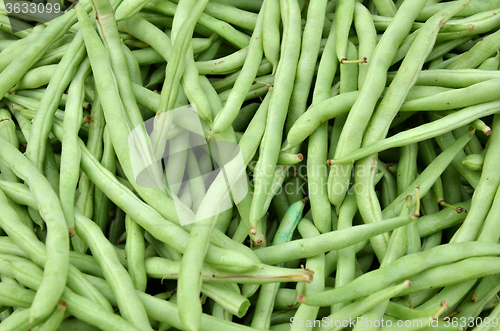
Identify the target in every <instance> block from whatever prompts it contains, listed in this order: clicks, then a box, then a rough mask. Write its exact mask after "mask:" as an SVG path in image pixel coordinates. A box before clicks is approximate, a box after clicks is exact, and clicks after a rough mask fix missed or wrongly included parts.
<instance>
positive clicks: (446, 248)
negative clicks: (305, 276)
mask: <svg viewBox="0 0 500 331" xmlns="http://www.w3.org/2000/svg"><path fill="white" fill-rule="evenodd" d="M496 249H498V246H497V245H496V244H492V243H489V244H486V243H478V242H470V243H465V242H464V243H456V244H447V245H440V246H437V247H434V248H432V249H430V250H427V251H424V252H419V253H414V254H410V255H406V256H403V257H401V258H399V259H398V260H396V261H394V262H393V263H391V264H389V265H387V266H385V267H382V268H379V269H377V270H374V271H371V272H369V273H366V274H364V275H362V276H360V277H358V278H356V279H355V280H354V281H352V282H350V283H349V284H348V285H346V286H343V287H342V288H338V289H334V290H330V291H325V292H322V293H316V294H311V295H310V296H305V298H304V299H303V300H301V302H302V303H306V304H309V305H323V306H325V305H331V304H333V303H338V302H344V301H346V300H353V299H357V298H361V297H364V296H366V295H369V294H370V293H374V292H375V291H377V290H380V289H383V288H385V287H386V286H387V285H388V284H392V283H393V282H397V281H400V280H401V279H405V278H410V280H411V279H412V278H413V279H414V278H415V277H419V276H415V277H413V275H416V274H420V275H421V274H422V273H423V271H424V270H427V269H429V270H433V269H431V268H434V267H436V266H440V265H443V264H446V265H444V266H443V267H444V268H446V267H447V266H448V265H453V264H450V263H454V262H456V261H460V260H463V259H470V258H474V257H476V256H477V257H479V256H487V255H491V253H490V252H492V251H490V250H496ZM487 251H490V252H487ZM445 252H450V253H451V252H453V254H452V255H450V254H446V253H445ZM443 253H444V254H445V255H441V254H443ZM485 259H489V258H485ZM465 261H467V260H465ZM490 262H491V261H490ZM458 263H460V262H458ZM437 268H440V267H437ZM481 271H482V272H484V269H483V270H481ZM470 272H473V271H470ZM431 274H432V272H431ZM446 275H447V276H446V277H442V274H441V277H442V278H443V280H442V281H443V282H446V280H445V279H449V276H450V275H451V274H448V273H447V274H446ZM420 278H422V277H420ZM417 284H419V285H418V287H420V284H421V283H420V282H418V283H417ZM424 289H425V288H424ZM420 290H422V289H421V288H420ZM406 292H407V293H408V290H406ZM414 292H416V290H414ZM414 292H413V293H414ZM402 294H403V293H402Z"/></svg>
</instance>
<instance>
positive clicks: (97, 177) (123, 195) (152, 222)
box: [55, 126, 255, 268]
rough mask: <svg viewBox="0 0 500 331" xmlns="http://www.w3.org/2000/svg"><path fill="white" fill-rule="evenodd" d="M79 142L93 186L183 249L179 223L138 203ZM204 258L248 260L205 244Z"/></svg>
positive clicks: (148, 228) (234, 263) (218, 261)
mask: <svg viewBox="0 0 500 331" xmlns="http://www.w3.org/2000/svg"><path fill="white" fill-rule="evenodd" d="M55 128H56V129H57V126H55ZM58 130H60V129H57V130H56V132H58ZM59 133H60V131H59ZM59 133H58V134H59ZM79 144H80V149H81V150H82V168H83V169H84V171H85V172H86V173H87V174H88V175H89V178H90V179H91V180H92V182H94V183H96V184H97V186H98V187H99V188H100V189H101V190H102V191H103V192H104V193H105V194H106V195H107V196H108V197H110V198H111V200H112V201H113V202H115V203H116V204H117V205H119V206H120V208H122V209H123V210H124V211H125V212H126V213H127V214H129V213H130V214H131V215H136V216H134V220H135V221H136V222H138V223H139V225H141V227H143V228H144V229H145V230H146V231H148V232H150V233H152V234H154V235H155V236H156V238H157V239H160V240H162V241H164V242H167V243H170V244H172V246H173V247H175V248H176V249H178V250H179V251H180V252H183V251H184V249H185V245H186V242H187V238H188V234H187V233H186V232H184V231H183V230H182V229H181V228H180V227H179V226H177V225H175V224H173V223H170V222H168V221H166V220H165V219H164V218H163V217H162V216H161V215H160V214H159V213H158V212H157V211H156V210H155V209H153V208H151V207H148V206H146V205H145V204H144V203H142V202H141V201H140V200H139V199H138V198H137V197H136V196H135V195H134V194H133V193H132V192H131V191H129V190H127V189H126V188H125V187H124V186H122V185H121V184H119V182H118V181H117V180H116V179H115V178H114V176H113V175H111V174H110V173H109V171H107V170H106V169H105V168H103V167H102V166H101V165H100V164H99V162H97V160H95V158H94V157H93V156H92V155H91V154H90V153H89V152H88V150H87V149H86V147H85V146H84V145H83V142H81V141H80V142H79ZM101 184H102V185H101ZM138 210H142V212H141V213H139V214H138V213H137V211H138ZM135 217H136V218H135ZM157 227H162V228H163V230H161V231H158V230H155V228H157ZM166 229H168V230H166ZM220 239H221V238H219V240H220ZM227 253H229V255H228V256H225V255H227ZM233 258H234V260H233ZM228 259H229V260H228ZM206 260H207V262H211V263H215V264H219V265H220V264H221V263H222V264H224V265H227V266H228V267H231V266H233V267H234V266H241V265H242V262H243V264H246V263H247V262H249V261H248V258H247V257H246V256H244V255H242V254H241V253H239V252H234V251H232V250H231V251H229V250H224V249H221V248H218V247H215V246H213V245H209V249H208V252H207V256H206ZM254 265H255V264H254V262H253V260H252V262H251V263H250V264H248V265H247V266H246V267H244V268H247V267H250V268H252V267H253V266H254Z"/></svg>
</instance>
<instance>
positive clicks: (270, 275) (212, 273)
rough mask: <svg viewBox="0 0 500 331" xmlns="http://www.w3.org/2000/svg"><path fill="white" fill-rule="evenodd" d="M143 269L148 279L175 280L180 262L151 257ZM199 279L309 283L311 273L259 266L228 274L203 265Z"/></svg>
mask: <svg viewBox="0 0 500 331" xmlns="http://www.w3.org/2000/svg"><path fill="white" fill-rule="evenodd" d="M145 268H146V272H147V274H148V276H149V277H152V278H157V279H177V278H178V277H179V269H180V261H171V260H168V259H164V258H159V257H152V258H147V259H146V260H145ZM201 277H202V278H203V281H204V282H207V283H219V284H224V283H228V282H233V283H240V284H272V283H277V282H309V281H311V280H312V273H311V272H310V271H307V270H302V269H290V268H280V267H272V266H266V265H261V266H260V268H259V269H256V270H254V271H248V272H230V271H225V270H223V269H220V268H217V267H215V266H212V265H209V264H204V265H203V268H202V274H201Z"/></svg>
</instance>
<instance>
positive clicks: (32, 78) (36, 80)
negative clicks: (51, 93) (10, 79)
mask: <svg viewBox="0 0 500 331" xmlns="http://www.w3.org/2000/svg"><path fill="white" fill-rule="evenodd" d="M56 66H57V65H55V64H53V65H48V66H42V67H37V68H34V69H31V70H30V71H28V72H26V74H25V75H24V76H23V78H22V79H21V80H20V81H19V83H17V84H16V86H14V88H13V90H14V91H15V90H23V89H33V88H38V87H40V86H43V85H47V84H48V83H49V82H50V78H51V76H52V75H53V74H54V72H55V70H56Z"/></svg>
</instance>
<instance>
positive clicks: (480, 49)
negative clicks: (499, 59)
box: [447, 32, 500, 69]
mask: <svg viewBox="0 0 500 331" xmlns="http://www.w3.org/2000/svg"><path fill="white" fill-rule="evenodd" d="M499 38H500V33H498V32H494V33H492V34H490V35H488V36H486V37H485V38H483V39H482V40H481V41H479V42H478V43H477V44H475V45H474V46H473V47H472V48H471V49H470V50H469V51H467V52H465V53H464V54H463V56H461V57H460V58H458V59H457V60H456V61H454V62H453V63H452V64H451V65H449V66H448V67H447V69H469V68H470V69H472V68H475V67H477V66H479V65H480V64H481V63H482V62H483V61H484V60H486V59H487V58H489V57H490V56H492V55H493V54H495V50H496V49H497V48H498V47H500V39H499Z"/></svg>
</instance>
